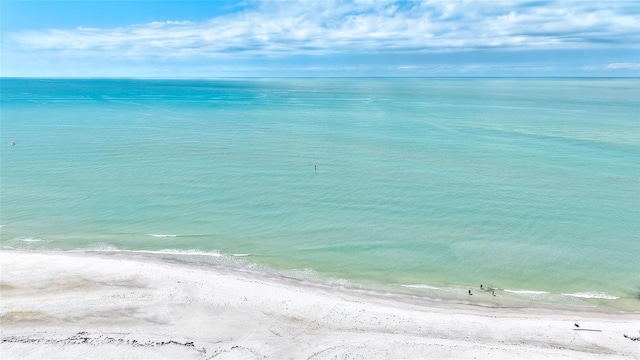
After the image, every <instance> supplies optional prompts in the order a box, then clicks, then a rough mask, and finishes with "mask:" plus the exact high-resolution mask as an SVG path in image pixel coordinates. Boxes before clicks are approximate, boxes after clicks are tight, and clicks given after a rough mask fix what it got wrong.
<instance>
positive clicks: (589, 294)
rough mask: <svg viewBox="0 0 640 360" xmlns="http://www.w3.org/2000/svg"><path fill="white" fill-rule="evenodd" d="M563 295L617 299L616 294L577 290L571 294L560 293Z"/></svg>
mask: <svg viewBox="0 0 640 360" xmlns="http://www.w3.org/2000/svg"><path fill="white" fill-rule="evenodd" d="M562 295H564V296H571V297H577V298H583V299H603V300H618V299H620V298H619V297H617V296H613V295H609V294H607V293H603V292H578V293H572V294H562Z"/></svg>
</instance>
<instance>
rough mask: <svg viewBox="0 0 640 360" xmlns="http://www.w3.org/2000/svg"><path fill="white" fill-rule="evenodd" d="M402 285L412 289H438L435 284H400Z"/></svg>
mask: <svg viewBox="0 0 640 360" xmlns="http://www.w3.org/2000/svg"><path fill="white" fill-rule="evenodd" d="M400 286H402V287H407V288H412V289H428V290H440V288H437V287H435V286H430V285H424V284H411V285H400Z"/></svg>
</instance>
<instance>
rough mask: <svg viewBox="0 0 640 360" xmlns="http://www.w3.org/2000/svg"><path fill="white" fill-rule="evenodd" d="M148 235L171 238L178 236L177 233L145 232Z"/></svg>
mask: <svg viewBox="0 0 640 360" xmlns="http://www.w3.org/2000/svg"><path fill="white" fill-rule="evenodd" d="M147 235H148V236H153V237H157V238H173V237H178V235H174V234H147Z"/></svg>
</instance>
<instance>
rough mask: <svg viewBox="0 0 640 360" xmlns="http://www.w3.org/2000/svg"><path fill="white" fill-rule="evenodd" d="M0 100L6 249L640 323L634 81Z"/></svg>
mask: <svg viewBox="0 0 640 360" xmlns="http://www.w3.org/2000/svg"><path fill="white" fill-rule="evenodd" d="M0 86H1V88H0V95H1V98H0V105H1V112H0V121H1V123H0V130H1V134H0V194H1V198H0V225H1V226H2V227H1V228H0V245H1V246H2V247H3V248H17V249H39V250H58V251H96V252H106V253H110V252H124V253H131V255H135V256H150V257H162V258H170V259H174V260H179V261H185V262H196V263H201V264H204V265H209V264H210V265H212V266H228V267H238V268H243V269H249V270H252V271H264V272H269V273H272V274H277V275H281V276H287V277H294V278H300V279H303V280H305V281H315V282H321V283H326V284H333V285H336V286H347V287H355V288H365V289H376V290H384V291H391V292H396V293H401V294H410V295H417V296H424V297H428V298H436V299H447V298H452V299H464V301H468V300H469V299H470V298H469V297H468V295H467V292H468V289H473V291H474V292H475V293H476V294H478V295H483V294H484V292H482V291H481V290H480V289H479V285H480V284H483V285H484V288H485V289H492V290H495V292H494V293H496V294H497V296H496V298H501V299H511V300H514V301H523V302H525V303H531V304H542V305H544V306H546V305H550V306H569V307H573V306H577V307H600V308H607V309H621V310H633V311H637V310H640V277H639V276H640V275H639V274H640V261H639V259H640V80H639V79H569V78H567V79H503V78H477V79H476V78H457V79H456V78H453V79H445V78H443V79H439V78H416V79H396V78H381V79H378V78H370V79H337V78H324V79H322V78H292V79H220V80H128V79H108V80H107V79H8V78H3V79H1V80H0ZM12 142H13V143H12ZM7 256H9V255H7ZM486 293H487V295H488V292H486ZM476 298H478V297H477V296H476ZM487 299H489V300H491V298H489V297H487Z"/></svg>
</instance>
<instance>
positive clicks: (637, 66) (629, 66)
mask: <svg viewBox="0 0 640 360" xmlns="http://www.w3.org/2000/svg"><path fill="white" fill-rule="evenodd" d="M605 68H606V69H609V70H620V69H623V70H640V63H612V64H608V65H607V66H605Z"/></svg>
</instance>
